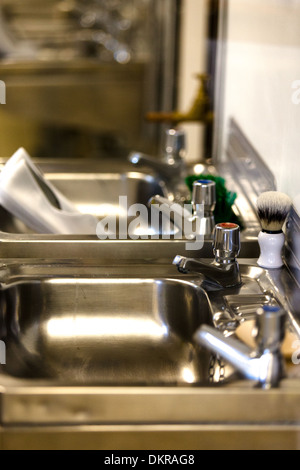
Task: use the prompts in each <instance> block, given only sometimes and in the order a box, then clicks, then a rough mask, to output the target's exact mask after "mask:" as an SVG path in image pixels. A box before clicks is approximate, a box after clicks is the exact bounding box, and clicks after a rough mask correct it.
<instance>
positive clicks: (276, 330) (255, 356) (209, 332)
mask: <svg viewBox="0 0 300 470" xmlns="http://www.w3.org/2000/svg"><path fill="white" fill-rule="evenodd" d="M285 318H286V315H285V312H284V310H282V309H280V307H277V306H271V305H265V306H264V307H262V308H259V309H258V310H257V313H256V326H255V331H256V336H255V342H256V348H255V350H252V349H251V348H249V347H248V346H247V345H245V344H244V343H242V342H241V341H239V340H237V339H235V338H232V337H225V336H224V335H223V334H222V333H221V332H220V331H219V330H217V329H216V328H213V327H211V326H207V325H204V326H202V327H200V328H199V329H198V330H197V331H196V333H195V335H194V340H195V341H196V342H197V343H198V344H199V345H201V346H205V347H206V348H207V349H209V350H211V351H212V352H214V353H215V354H218V355H219V356H221V357H222V358H223V359H224V360H226V361H228V362H229V363H230V364H231V365H232V366H233V367H235V368H236V369H237V370H238V371H239V372H241V373H242V374H243V375H244V376H245V377H246V378H248V379H250V380H254V381H256V382H257V384H258V386H259V387H261V388H264V389H270V388H274V387H278V385H279V383H280V380H281V379H282V378H283V377H284V361H283V357H282V353H281V348H280V346H281V343H282V341H283V339H284V334H285Z"/></svg>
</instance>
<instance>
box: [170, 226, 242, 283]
mask: <svg viewBox="0 0 300 470" xmlns="http://www.w3.org/2000/svg"><path fill="white" fill-rule="evenodd" d="M213 236H214V241H213V252H214V255H215V259H214V260H213V261H206V260H202V259H194V258H185V257H183V256H179V255H177V256H176V257H175V258H174V260H173V264H174V265H175V266H177V268H178V270H179V272H181V273H185V274H187V273H198V274H201V275H202V276H204V278H205V281H206V283H208V284H209V285H212V286H214V287H217V288H219V289H224V288H229V287H235V286H238V285H240V283H241V276H240V270H239V264H238V262H237V260H236V258H237V256H238V254H239V252H240V228H239V226H238V225H236V224H232V223H222V224H218V225H216V226H215V229H214V235H213Z"/></svg>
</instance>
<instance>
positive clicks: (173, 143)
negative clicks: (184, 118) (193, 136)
mask: <svg viewBox="0 0 300 470" xmlns="http://www.w3.org/2000/svg"><path fill="white" fill-rule="evenodd" d="M185 150H186V137H185V132H184V131H183V130H181V129H167V130H166V133H165V142H164V153H165V155H166V156H167V157H168V158H173V159H174V160H181V159H182V158H184V156H185Z"/></svg>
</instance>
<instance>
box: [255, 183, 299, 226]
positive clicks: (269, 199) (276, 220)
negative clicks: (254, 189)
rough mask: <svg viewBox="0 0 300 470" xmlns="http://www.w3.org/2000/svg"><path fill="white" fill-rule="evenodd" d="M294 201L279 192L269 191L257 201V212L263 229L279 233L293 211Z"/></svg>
mask: <svg viewBox="0 0 300 470" xmlns="http://www.w3.org/2000/svg"><path fill="white" fill-rule="evenodd" d="M291 206H292V200H291V198H290V197H289V196H287V195H286V194H284V193H280V192H278V191H267V192H265V193H262V194H261V195H260V196H259V198H258V199H257V212H258V217H259V219H260V222H261V226H262V229H263V230H265V231H267V232H279V231H281V230H282V227H283V224H284V222H285V220H286V218H287V216H288V213H289V212H290V210H291Z"/></svg>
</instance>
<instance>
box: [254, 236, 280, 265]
mask: <svg viewBox="0 0 300 470" xmlns="http://www.w3.org/2000/svg"><path fill="white" fill-rule="evenodd" d="M284 241H285V236H284V233H283V232H280V233H267V232H260V233H259V235H258V243H259V246H260V257H259V259H258V261H257V264H258V265H259V266H261V267H262V268H266V269H276V268H281V267H282V266H283V260H282V248H283V245H284Z"/></svg>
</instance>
